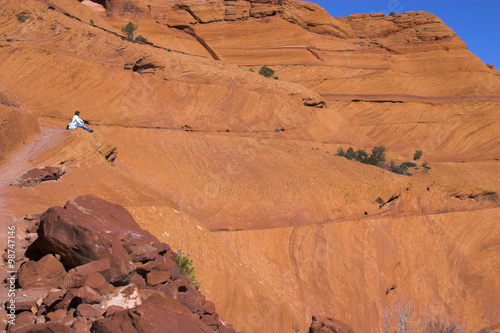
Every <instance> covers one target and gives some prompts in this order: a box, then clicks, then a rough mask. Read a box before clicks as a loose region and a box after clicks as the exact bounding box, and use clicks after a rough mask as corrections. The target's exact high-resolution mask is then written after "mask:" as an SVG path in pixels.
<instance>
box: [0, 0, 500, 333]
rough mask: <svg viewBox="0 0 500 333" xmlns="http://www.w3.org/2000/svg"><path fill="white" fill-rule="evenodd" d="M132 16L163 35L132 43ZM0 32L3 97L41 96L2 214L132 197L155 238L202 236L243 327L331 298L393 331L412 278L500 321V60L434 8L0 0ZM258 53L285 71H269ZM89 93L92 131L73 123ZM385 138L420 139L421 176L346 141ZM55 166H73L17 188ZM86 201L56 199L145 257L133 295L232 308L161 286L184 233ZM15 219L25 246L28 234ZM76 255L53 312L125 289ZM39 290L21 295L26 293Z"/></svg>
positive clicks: (408, 148)
mask: <svg viewBox="0 0 500 333" xmlns="http://www.w3.org/2000/svg"><path fill="white" fill-rule="evenodd" d="M113 3H114V4H115V5H116V7H115V8H112V7H113ZM127 4H128V5H127ZM87 5H91V7H89V6H87ZM126 5H127V8H125V7H126ZM148 5H149V7H148ZM96 9H99V10H98V11H95V10H96ZM106 14H107V15H106ZM23 20H24V22H22V21H23ZM129 21H132V22H134V23H135V24H136V25H137V26H138V27H139V29H138V30H137V31H136V35H142V36H143V37H145V38H147V40H148V43H130V42H129V41H127V39H126V37H125V36H124V34H123V33H122V31H121V29H122V28H123V27H124V26H125V25H126V24H127V23H128V22H129ZM367 28H368V29H367ZM0 30H1V34H0V36H3V37H2V38H0V46H1V47H0V49H1V50H2V56H1V57H0V82H1V87H0V88H1V90H2V93H5V95H6V96H7V97H8V101H9V103H8V105H7V102H2V103H1V105H0V108H2V109H5V108H8V109H9V110H11V109H12V110H13V109H16V110H17V112H15V113H13V114H12V116H10V117H11V118H9V119H12V120H16V119H17V118H19V119H20V120H22V117H23V115H24V114H28V113H29V112H32V113H33V116H32V117H33V120H34V117H35V115H36V116H37V117H38V121H39V122H40V126H41V128H42V131H43V132H42V133H43V135H38V134H37V132H36V131H35V130H34V129H33V128H32V127H30V126H28V123H29V121H24V120H23V121H20V122H19V123H17V122H15V121H10V123H9V122H5V123H3V124H4V125H5V126H7V127H9V124H10V125H13V126H12V127H11V129H10V130H9V135H10V134H17V131H19V134H22V135H21V136H20V137H16V139H15V140H12V142H14V141H15V142H17V144H18V145H17V146H16V147H22V149H19V150H15V151H14V149H15V148H16V147H13V146H11V147H10V148H9V153H8V155H9V159H7V160H4V161H3V162H1V164H0V174H1V175H2V177H0V183H1V184H3V185H5V186H3V185H0V197H1V198H2V199H1V200H0V221H1V223H4V224H5V223H10V222H11V223H13V224H15V225H19V223H21V222H22V221H19V222H18V221H17V219H18V218H19V217H20V216H23V214H24V213H25V212H26V211H32V212H40V211H46V210H47V208H48V207H53V206H58V205H61V204H62V203H64V202H65V201H66V200H67V198H76V197H78V196H81V195H85V194H93V195H94V196H98V197H102V198H106V199H107V200H110V201H113V202H117V203H120V204H121V205H123V206H125V207H126V208H127V209H128V210H129V211H130V213H131V215H132V216H133V217H134V219H135V220H136V221H137V222H138V223H139V224H140V225H141V227H143V228H145V229H147V230H148V231H150V232H151V234H153V235H154V236H155V237H156V238H158V240H161V241H165V242H167V243H169V244H171V245H172V247H173V248H182V249H184V250H186V251H190V250H192V251H193V252H192V253H193V259H195V261H196V265H197V274H198V275H197V276H198V278H199V281H200V285H201V288H202V290H203V292H205V293H206V294H207V295H208V296H209V298H210V300H211V301H213V302H214V304H216V305H217V309H218V311H220V313H222V314H223V317H224V318H228V319H229V321H230V322H232V323H234V324H235V327H236V328H237V329H239V330H245V331H246V332H267V331H273V332H279V331H286V332H288V331H292V332H293V331H300V332H306V331H307V329H308V328H309V327H310V320H311V318H312V316H313V315H316V314H323V315H325V316H327V317H334V318H336V319H338V320H340V321H342V322H345V323H347V324H349V325H350V327H352V328H353V329H354V330H355V331H357V332H380V331H382V328H383V315H382V314H383V310H384V309H386V308H391V307H392V305H393V303H394V300H395V297H396V296H397V295H398V294H399V293H402V294H404V295H406V296H408V297H411V298H412V299H413V304H414V308H415V311H416V313H415V317H414V318H415V319H416V320H417V319H419V320H420V321H421V322H422V321H423V320H424V319H425V317H426V316H427V315H432V314H436V313H441V314H443V315H444V316H447V317H448V318H455V319H457V321H462V322H464V321H465V318H467V323H466V324H465V326H466V327H467V331H470V332H478V331H481V330H482V329H485V328H487V327H498V325H499V322H498V318H500V314H499V313H498V309H500V299H499V298H498V294H499V293H498V287H497V286H499V285H500V282H499V281H498V279H499V277H498V276H499V274H498V272H499V271H500V266H499V265H500V263H498V260H497V258H498V257H499V256H500V253H499V252H498V246H497V244H498V243H499V236H498V235H499V234H500V231H499V225H498V223H497V221H498V215H499V202H498V197H499V195H498V193H500V180H499V179H498V173H499V172H500V169H499V162H498V161H497V160H496V159H498V158H500V146H499V145H498V142H499V140H500V138H499V131H498V128H499V123H498V116H497V114H498V109H499V97H498V96H499V94H500V81H499V78H500V77H499V76H498V72H497V71H496V70H494V68H491V67H488V66H485V65H484V64H483V63H482V61H481V60H480V59H478V58H477V57H476V56H474V55H473V54H472V53H470V52H469V51H467V50H466V48H465V46H464V44H463V42H462V41H461V40H460V38H459V36H456V35H455V34H454V33H453V32H452V31H451V30H450V29H449V28H448V27H446V26H445V25H444V24H443V23H442V22H441V21H440V20H439V19H437V18H436V17H435V16H433V15H432V14H429V13H424V12H409V13H404V14H398V15H394V16H383V15H381V14H370V15H365V14H360V15H353V16H350V17H348V18H332V17H330V16H329V15H328V14H327V13H326V12H325V11H324V10H322V9H321V8H319V7H318V6H316V5H314V4H310V3H307V2H303V1H300V2H299V1H286V0H284V1H283V6H280V5H279V4H276V3H273V4H270V3H257V2H255V1H254V2H252V1H251V2H248V1H224V2H222V1H183V2H182V3H181V2H179V1H160V0H158V1H156V0H151V1H133V0H130V1H127V2H125V1H97V0H96V1H90V0H86V1H82V2H79V1H66V0H50V1H15V0H4V1H0ZM417 30H418V31H417ZM40 41H43V43H41V42H40ZM42 44H43V45H42ZM263 65H266V66H268V67H270V68H271V69H273V70H274V76H275V77H277V79H274V77H273V78H272V79H269V78H265V77H263V76H261V75H258V72H259V69H260V68H261V67H262V66H263ZM252 71H253V72H252ZM14 96H15V98H14ZM2 99H3V97H2ZM11 102H12V103H11ZM16 105H17V106H19V107H16ZM321 106H322V107H321ZM74 110H81V111H82V115H84V118H85V119H88V120H90V121H91V123H92V126H94V127H93V128H95V129H96V131H95V132H94V133H93V134H92V135H89V133H86V132H84V131H65V130H64V128H65V126H66V124H67V122H68V121H69V120H70V118H71V115H72V114H73V112H74ZM30 119H31V118H30ZM2 121H3V120H2ZM20 124H24V125H22V126H17V125H20ZM4 125H2V128H4V127H3V126H4ZM14 125H16V126H14ZM0 135H3V136H2V138H4V137H8V138H10V137H9V135H4V132H3V131H0ZM33 136H35V139H34V140H31V141H29V142H27V144H26V145H22V146H21V144H22V140H24V139H22V138H21V137H25V138H30V137H33ZM13 138H14V136H13ZM2 140H3V139H2ZM9 140H10V139H9ZM380 145H384V146H385V147H387V148H388V153H387V163H390V162H391V160H394V162H395V163H398V165H399V163H401V162H404V161H408V160H412V156H413V153H414V151H415V150H417V149H421V150H422V151H423V152H424V155H423V158H422V159H421V160H419V161H417V163H418V165H417V167H415V168H412V173H413V176H411V177H410V176H402V175H399V174H395V173H391V172H388V171H386V170H384V169H381V168H377V167H374V166H370V165H364V164H360V163H356V162H352V161H349V160H347V159H344V158H342V157H340V156H335V152H336V151H337V149H338V148H339V146H341V147H343V148H344V150H345V149H347V148H348V147H352V148H354V149H355V150H356V149H358V148H361V147H366V150H367V151H368V152H369V151H370V150H371V148H372V147H375V146H380ZM2 148H3V141H2ZM113 152H114V153H113ZM116 152H119V154H118V155H116V154H115V153H116ZM111 160H114V161H113V162H112V163H110V162H111ZM423 162H427V163H428V164H426V166H427V168H426V167H424V166H423ZM47 165H50V166H63V167H65V168H66V167H67V168H69V169H70V172H69V173H68V174H67V175H65V176H64V177H62V178H61V179H60V180H59V181H50V182H44V183H43V186H37V187H32V188H30V189H28V190H24V189H19V188H17V187H14V186H7V185H8V183H10V182H12V181H13V180H14V179H15V178H16V177H17V176H19V175H21V174H22V173H24V172H25V171H26V170H30V169H32V168H36V167H40V166H47ZM429 166H430V167H431V168H430V169H429V168H428V167H429ZM89 207H90V206H86V205H85V204H84V203H83V202H80V203H78V204H68V206H67V207H66V208H65V209H62V210H63V211H70V212H71V214H76V215H80V214H81V213H82V211H87V210H90V211H91V212H90V215H89V217H88V221H87V220H85V221H84V222H85V223H84V225H83V227H85V228H87V224H91V225H94V224H97V225H98V226H99V228H100V227H102V228H103V229H104V230H106V231H110V232H109V233H108V232H106V233H105V236H106V237H108V238H111V239H112V240H113V242H114V241H115V240H116V243H117V244H121V246H122V247H123V248H124V252H123V254H124V255H126V256H128V257H129V258H130V260H132V261H137V262H135V263H134V267H135V272H134V270H131V271H130V273H131V274H132V273H133V275H132V277H131V281H133V283H134V284H136V287H137V290H138V291H139V294H141V293H142V292H143V291H144V290H151V288H154V292H158V293H162V294H163V295H165V297H166V296H167V292H168V296H169V297H170V298H168V300H171V299H172V298H174V297H177V298H178V299H177V300H184V301H185V302H186V304H188V305H189V307H190V308H191V309H192V310H195V311H197V312H196V313H197V315H198V316H201V317H202V320H203V322H204V323H206V324H207V325H208V326H213V323H214V321H215V322H216V323H217V319H216V318H215V317H214V316H208V315H207V314H205V313H204V312H203V313H202V312H201V311H204V310H203V308H201V310H200V307H199V304H198V305H196V304H195V303H192V302H191V301H193V294H192V290H190V289H189V288H186V289H187V291H186V292H185V293H186V295H183V294H182V292H181V293H179V289H178V288H177V291H176V290H175V289H174V290H167V288H166V286H165V283H164V282H162V281H163V280H165V279H167V276H169V274H170V276H169V278H168V279H169V281H178V280H179V278H180V273H179V271H178V269H176V268H175V267H174V268H173V269H170V268H168V267H166V266H165V265H156V264H154V265H152V264H149V263H150V262H151V260H154V262H165V261H164V260H167V258H166V256H165V253H167V252H168V250H165V249H164V250H162V251H167V252H162V254H160V253H161V251H160V248H157V247H156V246H154V245H153V244H150V243H149V241H148V242H142V240H143V239H149V237H148V236H147V235H145V234H143V233H141V234H140V235H141V236H140V237H136V235H135V232H133V233H122V231H123V230H120V229H119V228H117V229H112V227H111V226H107V224H106V223H107V222H106V221H107V219H108V218H110V219H111V220H113V219H114V218H113V217H114V216H121V215H120V214H121V213H120V212H116V214H118V215H115V213H113V214H108V215H107V217H105V218H104V217H103V216H104V215H105V214H104V213H103V214H104V215H103V214H101V213H99V214H97V213H95V212H94V211H92V209H90V208H91V207H90V208H89ZM110 209H111V208H110ZM120 219H123V220H124V221H125V220H127V218H126V217H124V216H121V217H120ZM89 221H90V222H89ZM97 221H98V222H97ZM34 226H35V224H34ZM4 227H5V228H6V227H7V226H4ZM92 228H94V227H92ZM18 229H21V227H19V228H18ZM4 230H5V229H4ZM92 230H97V229H92ZM16 237H17V240H18V241H19V245H23V246H24V244H21V241H22V240H23V239H25V237H28V235H27V234H21V233H20V232H19V233H18V234H17V235H16ZM31 237H35V236H33V235H32V236H31ZM108 238H106V239H108ZM28 239H31V238H28ZM28 239H25V240H26V241H28ZM102 239H104V238H102ZM102 239H101V240H102ZM0 241H1V242H0V243H2V244H4V243H5V244H6V243H7V234H6V233H0ZM24 243H25V242H24ZM54 243H56V242H55V241H54ZM51 246H52V245H51ZM34 248H35V249H36V247H34ZM153 248H156V249H157V250H158V253H157V257H156V259H152V258H153V256H154V254H155V252H154V250H153ZM29 252H30V251H27V255H28V256H29V257H31V254H30V253H29ZM23 253H24V247H23V248H22V249H19V251H18V254H19V258H17V259H16V260H17V263H16V267H19V265H20V264H21V263H22V262H23V260H24V256H23ZM42 256H43V254H40V256H39V257H42ZM54 257H56V258H58V257H57V256H55V255H54ZM62 257H63V256H62V255H61V260H62ZM4 258H8V254H7V253H5V255H4ZM33 259H34V257H33ZM58 260H59V259H58ZM101 260H104V261H106V260H110V258H109V257H108V256H106V258H104V259H101ZM83 262H85V261H82V263H83ZM89 264H90V263H89ZM79 267H81V266H77V267H75V268H69V267H66V268H65V269H68V273H67V275H66V277H65V279H63V281H62V284H63V285H62V286H61V287H60V288H59V289H61V290H60V291H59V293H62V295H58V294H51V295H49V296H48V297H50V298H49V300H48V301H47V302H48V303H50V304H42V307H43V306H45V307H46V308H47V309H46V310H40V309H38V310H40V311H45V313H44V316H47V318H54V319H55V318H60V317H59V316H64V317H61V318H60V319H61V320H62V319H63V318H66V319H65V320H72V319H71V318H75V316H74V314H75V313H76V310H77V308H75V306H76V307H78V305H79V304H78V303H79V302H80V297H79V296H77V291H78V290H79V289H80V288H82V287H84V286H88V287H90V288H93V289H95V290H97V291H98V292H99V293H100V294H101V295H112V293H113V292H114V291H115V289H114V288H115V286H113V285H112V284H110V283H109V282H108V281H110V279H111V270H112V266H111V263H110V266H109V271H108V270H107V268H105V267H101V268H99V271H98V272H93V273H91V274H90V275H89V276H88V277H87V278H86V279H85V281H83V279H84V276H85V274H86V272H84V270H83V268H82V272H78V274H77V271H79V270H80V268H79ZM96 269H97V268H96ZM113 270H114V271H116V268H113ZM0 273H3V272H1V271H0ZM84 273H85V274H84ZM89 273H90V272H89ZM80 274H82V275H81V276H80ZM149 274H151V275H149ZM73 275H74V276H75V277H78V283H76V282H75V281H74V279H73V278H72V276H73ZM148 275H149V276H148ZM68 279H69V282H68ZM82 281H83V282H82ZM67 282H68V283H67ZM82 283H83V285H82ZM168 283H171V282H168ZM177 283H180V282H175V284H177ZM73 284H76V285H73ZM115 284H117V283H116V282H115ZM172 285H174V283H171V286H172ZM178 287H181V291H182V290H184V288H182V287H186V286H182V285H179V286H178ZM133 290H135V289H133ZM43 292H44V293H49V292H50V291H49V290H44V291H43ZM33 293H34V292H33ZM66 295H68V296H66ZM130 295H135V294H134V293H133V292H130ZM130 295H129V296H130ZM155 295H156V294H154V293H151V292H148V299H150V300H151V301H153V300H158V302H160V303H161V302H166V303H167V304H168V302H169V301H165V300H163V298H161V297H159V298H158V299H157V295H156V296H155ZM117 296H118V295H117ZM140 296H141V297H142V301H143V302H144V298H145V297H144V296H143V295H140ZM40 297H42V298H43V297H45V296H43V295H39V294H37V297H36V298H34V297H23V298H22V309H23V310H30V309H32V308H33V306H34V305H36V302H37V300H38V299H39V298H40ZM118 297H121V296H118ZM123 297H125V296H123ZM149 297H150V298H149ZM160 298H161V300H160ZM63 299H64V303H63V301H62V300H63ZM72 302H74V304H71V303H72ZM176 302H177V301H176ZM55 303H58V304H59V305H57V304H55ZM199 303H200V304H201V305H202V306H203V303H202V302H201V301H200V302H199ZM81 304H83V303H81ZM142 304H144V303H142ZM181 305H182V304H181ZM20 306H21V305H20ZM68 306H70V309H71V310H69V311H75V312H74V313H73V314H72V315H70V314H69V312H68V311H67V310H65V309H63V308H66V309H67V307H68ZM91 306H92V305H91ZM182 306H183V307H184V308H185V311H189V312H191V310H189V309H187V308H186V306H184V305H182ZM112 307H113V308H111V310H113V311H116V310H117V308H116V306H112ZM56 308H57V309H56ZM119 308H120V309H122V307H121V306H120V307H119ZM81 310H82V309H81ZM84 310H85V311H86V310H90V308H88V307H87V309H85V308H83V310H82V313H85V311H84ZM111 310H110V313H111V312H113V311H111ZM63 311H67V312H66V313H63ZM209 311H211V310H209ZM0 313H1V312H0ZM49 313H50V316H49ZM87 313H90V311H89V312H87ZM207 316H208V317H207ZM67 317H70V318H67ZM76 318H78V319H81V318H83V317H78V315H77V317H76ZM78 319H77V321H76V322H74V323H73V324H74V325H79V326H81V325H82V321H81V320H78ZM220 327H222V326H220ZM220 327H219V329H220ZM89 329H90V328H89Z"/></svg>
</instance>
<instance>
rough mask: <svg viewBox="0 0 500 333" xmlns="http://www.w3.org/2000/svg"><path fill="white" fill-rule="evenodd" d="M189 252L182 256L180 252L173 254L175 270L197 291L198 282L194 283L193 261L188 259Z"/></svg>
mask: <svg viewBox="0 0 500 333" xmlns="http://www.w3.org/2000/svg"><path fill="white" fill-rule="evenodd" d="M190 255H191V252H189V253H186V254H184V253H183V252H182V251H181V250H178V251H177V252H176V253H174V261H175V263H176V264H177V268H179V271H180V272H181V274H182V275H184V276H185V277H186V278H187V279H188V280H189V281H191V283H192V284H193V286H194V287H195V288H196V289H198V282H197V281H196V275H195V272H194V266H193V260H192V259H189V256H190Z"/></svg>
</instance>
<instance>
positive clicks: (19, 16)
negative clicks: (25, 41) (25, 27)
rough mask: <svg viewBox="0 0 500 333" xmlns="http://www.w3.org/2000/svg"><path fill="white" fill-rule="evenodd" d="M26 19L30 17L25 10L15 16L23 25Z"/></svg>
mask: <svg viewBox="0 0 500 333" xmlns="http://www.w3.org/2000/svg"><path fill="white" fill-rule="evenodd" d="M28 17H30V12H28V11H26V10H25V11H24V12H21V13H19V14H17V20H18V21H19V22H21V23H24V21H26V20H27V19H28Z"/></svg>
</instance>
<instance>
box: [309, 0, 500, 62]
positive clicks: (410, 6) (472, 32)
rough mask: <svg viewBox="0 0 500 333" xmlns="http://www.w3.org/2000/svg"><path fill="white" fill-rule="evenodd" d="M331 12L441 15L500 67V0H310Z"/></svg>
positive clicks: (475, 49) (485, 58)
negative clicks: (424, 13)
mask: <svg viewBox="0 0 500 333" xmlns="http://www.w3.org/2000/svg"><path fill="white" fill-rule="evenodd" d="M308 1H309V2H314V3H317V4H319V5H320V6H321V7H323V8H324V9H326V10H327V11H328V13H330V15H331V16H333V17H336V16H348V15H350V14H357V13H375V12H381V13H384V14H389V13H390V12H392V11H394V12H396V13H403V12H408V11H412V10H424V11H426V12H429V13H432V14H434V15H436V16H437V17H439V18H440V19H441V20H442V21H443V22H444V23H445V24H446V25H447V26H449V27H450V28H452V29H453V31H455V33H456V34H457V35H458V36H459V37H460V38H461V39H462V40H463V41H464V42H465V43H466V44H467V46H468V48H469V51H471V52H472V53H474V54H475V55H477V56H478V57H479V58H480V59H481V60H482V61H483V62H484V63H485V64H494V65H495V68H496V69H500V0H308Z"/></svg>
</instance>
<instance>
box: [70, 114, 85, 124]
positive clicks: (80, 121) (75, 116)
mask: <svg viewBox="0 0 500 333" xmlns="http://www.w3.org/2000/svg"><path fill="white" fill-rule="evenodd" d="M71 122H72V123H74V124H75V125H76V124H80V125H83V120H81V119H80V117H78V116H77V115H76V114H75V115H74V116H73V120H72V121H71Z"/></svg>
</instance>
